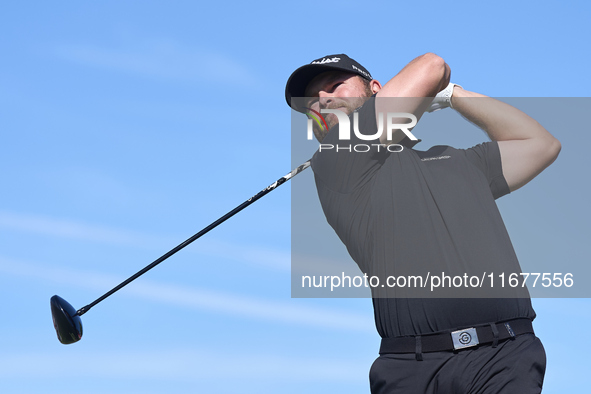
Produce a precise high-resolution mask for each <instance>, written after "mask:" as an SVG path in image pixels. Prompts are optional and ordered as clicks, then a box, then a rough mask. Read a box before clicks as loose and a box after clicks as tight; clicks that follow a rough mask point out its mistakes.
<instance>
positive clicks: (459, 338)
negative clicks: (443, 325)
mask: <svg viewBox="0 0 591 394" xmlns="http://www.w3.org/2000/svg"><path fill="white" fill-rule="evenodd" d="M451 339H452V340H453V342H454V349H455V350H458V349H464V348H467V347H472V346H476V345H478V334H476V329H475V328H465V329H463V330H458V331H454V332H452V333H451Z"/></svg>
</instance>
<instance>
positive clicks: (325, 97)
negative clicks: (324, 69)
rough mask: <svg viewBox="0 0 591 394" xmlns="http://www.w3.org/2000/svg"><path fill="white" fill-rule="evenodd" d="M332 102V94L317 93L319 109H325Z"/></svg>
mask: <svg viewBox="0 0 591 394" xmlns="http://www.w3.org/2000/svg"><path fill="white" fill-rule="evenodd" d="M332 101H333V95H332V93H328V92H318V103H319V105H320V108H327V107H328V105H329V104H330V103H331V102H332Z"/></svg>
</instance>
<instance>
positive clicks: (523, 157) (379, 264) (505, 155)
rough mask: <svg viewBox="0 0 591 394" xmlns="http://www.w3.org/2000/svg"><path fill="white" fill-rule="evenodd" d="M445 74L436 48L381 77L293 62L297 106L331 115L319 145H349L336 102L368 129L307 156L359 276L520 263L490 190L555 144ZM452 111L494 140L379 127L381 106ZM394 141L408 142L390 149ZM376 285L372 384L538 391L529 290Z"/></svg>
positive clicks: (508, 184)
mask: <svg viewBox="0 0 591 394" xmlns="http://www.w3.org/2000/svg"><path fill="white" fill-rule="evenodd" d="M449 79H450V68H449V66H448V65H447V64H446V63H445V61H444V60H443V59H442V58H441V57H439V56H437V55H434V54H431V53H427V54H425V55H422V56H419V57H418V58H416V59H414V60H412V61H411V62H410V63H409V64H408V65H406V66H405V67H404V68H403V69H402V70H401V71H400V72H399V73H398V74H397V75H396V76H395V77H393V78H392V79H391V80H390V81H388V82H387V83H386V84H384V85H381V84H380V83H379V82H378V81H377V80H375V79H373V78H372V76H371V74H370V73H369V72H368V71H367V70H366V69H365V68H364V67H363V66H361V65H360V64H359V63H357V62H356V61H355V60H353V59H351V58H349V57H348V56H346V55H344V54H338V55H331V56H325V57H323V58H320V59H316V60H314V61H312V62H311V63H310V64H307V65H304V66H302V67H300V68H298V69H297V70H296V71H295V72H294V73H293V74H292V75H291V76H290V78H289V80H288V82H287V86H286V99H287V102H288V104H289V105H290V106H292V108H294V109H295V110H297V111H299V112H303V113H307V114H309V116H312V115H314V114H315V115H321V116H322V120H323V122H324V123H323V122H317V123H316V122H314V123H313V125H314V134H315V136H316V138H317V139H318V141H319V142H321V143H322V144H323V145H324V146H333V147H334V146H338V145H339V143H340V142H342V141H340V140H339V136H340V134H339V122H340V121H341V120H340V119H339V116H338V112H337V111H341V112H342V113H345V114H346V115H348V116H349V121H350V124H351V125H353V124H354V123H355V122H357V125H358V129H359V131H360V132H361V133H362V134H363V135H360V134H359V133H350V140H348V141H346V142H347V143H348V145H349V144H351V145H354V144H356V143H357V144H364V145H363V146H369V147H371V148H370V149H369V150H365V149H364V150H363V151H362V152H356V151H355V150H353V149H351V148H350V147H349V148H348V149H347V148H346V147H345V148H344V149H341V150H338V149H325V150H322V151H318V152H316V154H315V155H314V158H313V159H312V161H311V163H312V169H313V171H314V176H315V182H316V186H317V191H318V196H319V199H320V202H321V205H322V208H323V210H324V213H325V216H326V219H327V221H328V223H329V224H330V225H331V226H332V227H333V229H334V230H335V232H336V233H337V235H338V236H339V238H340V239H341V240H342V241H343V242H344V243H345V245H346V247H347V250H348V251H349V253H350V255H351V257H352V258H353V260H355V262H356V263H357V264H358V265H359V267H360V269H361V270H362V272H364V273H369V274H371V275H378V276H380V277H385V276H387V275H393V274H400V273H401V272H406V271H405V270H406V269H407V268H408V267H413V268H415V267H436V268H439V270H440V271H442V270H445V271H450V272H452V271H454V272H467V271H469V270H471V269H474V267H475V266H476V267H477V268H478V269H481V268H483V269H488V271H489V272H490V271H492V270H495V271H496V272H501V271H503V272H505V271H507V270H513V271H515V270H516V269H519V263H518V261H517V257H516V255H515V252H514V250H513V246H512V244H511V241H510V239H509V236H508V234H507V231H506V229H505V227H504V224H503V221H502V219H501V216H500V213H499V211H498V209H497V206H496V203H495V199H497V198H499V197H502V196H504V195H506V194H508V193H510V192H512V191H515V190H517V189H519V188H520V187H522V186H524V185H525V184H526V183H528V182H529V181H530V180H532V179H533V178H534V177H535V176H537V175H538V174H539V173H540V172H542V171H543V170H544V169H545V168H546V167H547V166H549V165H550V164H551V163H552V162H553V161H554V160H555V159H556V157H557V155H558V153H559V151H560V143H559V142H558V140H556V139H555V138H554V137H553V136H552V135H551V134H550V133H549V132H548V131H546V130H545V129H544V128H543V127H542V126H541V125H540V124H538V123H537V122H536V121H535V120H534V119H532V118H530V117H529V116H527V115H526V114H524V113H523V112H521V111H519V110H518V109H516V108H514V107H512V106H510V105H508V104H505V103H503V102H500V101H497V100H495V99H492V98H489V97H486V96H483V95H480V94H478V93H474V92H470V91H468V90H464V89H463V88H462V87H460V86H458V85H455V84H451V83H450V82H449ZM299 97H303V98H304V99H302V101H300V100H299V99H296V98H299ZM432 97H435V99H432ZM396 98H407V99H404V100H399V101H396V100H395V99H396ZM413 98H414V99H413ZM292 99H293V100H292ZM392 100H394V101H392ZM392 106H394V107H396V108H390V107H392ZM446 107H452V108H453V109H454V110H456V111H457V112H459V113H460V114H461V115H462V116H463V117H464V118H466V119H467V120H468V121H470V122H472V123H474V124H475V125H477V126H478V127H480V128H481V129H482V130H484V131H485V132H486V133H487V134H488V136H489V137H490V139H491V140H492V141H488V142H484V143H482V144H480V145H477V146H474V147H472V148H470V149H455V148H452V147H449V146H436V147H432V148H431V149H429V150H427V151H420V150H415V149H413V148H412V147H413V146H414V145H415V144H416V143H417V142H418V140H416V138H412V137H414V136H412V134H410V135H409V133H402V132H398V133H394V134H391V135H388V133H386V132H382V133H379V132H376V130H386V127H387V126H386V122H387V120H386V118H384V117H380V116H378V114H380V113H382V114H384V113H388V112H390V113H392V112H394V113H396V114H401V113H407V114H412V115H413V116H414V117H415V118H416V120H417V121H418V120H419V119H420V118H421V116H422V115H423V114H424V112H425V111H429V112H431V111H434V110H438V109H442V108H446ZM341 119H342V117H341ZM364 136H365V137H364ZM367 136H375V138H374V139H373V140H371V138H368V137H367ZM390 144H398V145H399V146H400V147H402V149H397V150H394V151H391V150H388V149H384V147H385V146H388V145H390ZM427 264H428V265H427ZM481 272H482V271H481ZM372 291H373V293H372V296H373V305H374V312H375V313H374V314H375V322H376V328H377V330H378V333H379V334H380V336H381V337H382V343H381V347H380V356H379V357H378V359H377V360H376V361H375V362H374V364H373V365H372V368H371V371H370V385H371V392H372V393H374V394H377V393H379V394H384V393H404V394H412V393H445V394H449V393H455V394H460V393H524V394H525V393H539V392H541V389H542V383H543V378H544V373H545V363H546V361H545V353H544V349H543V346H542V344H541V342H540V340H539V339H538V338H537V337H536V336H535V335H534V331H533V328H532V320H533V319H534V318H535V312H534V310H533V308H532V306H531V302H530V299H529V296H528V295H527V294H526V296H523V295H520V296H515V297H511V296H506V297H449V298H447V297H445V298H428V297H410V296H409V297H404V296H398V295H399V294H402V293H396V292H394V291H389V292H388V291H386V292H383V291H381V290H380V289H372ZM396 291H400V290H396ZM511 294H512V293H509V295H511Z"/></svg>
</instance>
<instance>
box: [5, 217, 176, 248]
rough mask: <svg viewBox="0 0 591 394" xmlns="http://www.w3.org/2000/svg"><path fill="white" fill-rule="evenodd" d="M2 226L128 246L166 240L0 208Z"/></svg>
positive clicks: (53, 235)
mask: <svg viewBox="0 0 591 394" xmlns="http://www.w3.org/2000/svg"><path fill="white" fill-rule="evenodd" d="M0 227H4V228H8V229H12V230H19V231H25V232H32V233H37V234H43V235H48V236H52V237H60V238H72V239H80V240H85V241H92V242H100V243H109V244H119V245H129V246H146V245H151V244H154V243H156V244H160V243H163V241H166V240H163V239H162V238H161V237H154V236H150V235H147V234H139V233H134V232H132V231H128V230H121V229H116V228H112V227H107V226H99V225H94V224H87V223H83V222H79V221H74V220H69V219H62V218H55V217H51V216H46V215H38V214H27V213H17V212H9V211H0Z"/></svg>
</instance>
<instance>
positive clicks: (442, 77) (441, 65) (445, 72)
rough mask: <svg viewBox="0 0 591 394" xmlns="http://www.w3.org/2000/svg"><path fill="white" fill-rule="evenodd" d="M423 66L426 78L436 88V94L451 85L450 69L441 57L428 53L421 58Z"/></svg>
mask: <svg viewBox="0 0 591 394" xmlns="http://www.w3.org/2000/svg"><path fill="white" fill-rule="evenodd" d="M419 59H420V61H421V63H422V64H423V67H424V68H423V72H424V75H425V78H429V79H430V80H431V81H432V84H433V85H434V86H436V91H435V94H436V93H438V92H440V91H441V90H443V89H445V88H446V87H447V85H448V84H449V78H450V74H451V71H450V68H449V66H448V64H447V63H446V62H445V60H443V58H442V57H441V56H438V55H436V54H434V53H431V52H427V53H425V54H424V55H421V56H419Z"/></svg>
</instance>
